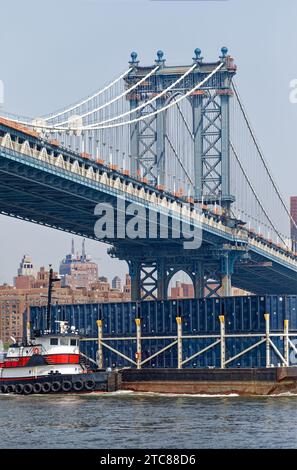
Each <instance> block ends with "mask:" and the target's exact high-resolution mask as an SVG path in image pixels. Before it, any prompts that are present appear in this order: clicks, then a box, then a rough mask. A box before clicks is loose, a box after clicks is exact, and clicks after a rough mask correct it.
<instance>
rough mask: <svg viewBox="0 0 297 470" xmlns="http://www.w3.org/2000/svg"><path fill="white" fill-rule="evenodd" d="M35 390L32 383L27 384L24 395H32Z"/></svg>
mask: <svg viewBox="0 0 297 470" xmlns="http://www.w3.org/2000/svg"><path fill="white" fill-rule="evenodd" d="M32 392H33V386H32V384H25V385H24V389H23V394H24V395H30V393H32Z"/></svg>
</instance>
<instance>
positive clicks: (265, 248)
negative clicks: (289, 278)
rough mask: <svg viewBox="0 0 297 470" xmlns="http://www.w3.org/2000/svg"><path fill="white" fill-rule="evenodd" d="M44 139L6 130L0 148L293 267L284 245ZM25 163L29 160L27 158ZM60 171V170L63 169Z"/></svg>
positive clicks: (295, 265) (292, 256)
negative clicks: (18, 135)
mask: <svg viewBox="0 0 297 470" xmlns="http://www.w3.org/2000/svg"><path fill="white" fill-rule="evenodd" d="M42 143H44V142H42V141H40V142H39V146H40V150H39V149H37V145H34V146H32V144H31V145H30V143H29V141H24V142H22V143H19V142H18V141H17V140H14V139H12V138H11V135H10V134H9V133H6V134H5V135H4V136H3V137H0V148H1V147H2V148H3V149H6V153H7V150H10V151H13V152H17V153H18V154H21V155H23V156H24V155H25V156H28V157H29V158H33V159H36V160H38V161H39V162H40V163H41V164H42V163H45V164H48V165H50V166H52V167H54V168H59V169H61V170H64V172H65V171H66V172H69V173H70V174H71V175H72V177H73V176H74V177H75V176H78V177H79V180H80V181H81V178H83V179H87V180H88V181H92V182H93V183H95V184H96V185H97V187H98V184H99V185H100V188H98V189H103V190H104V191H106V192H107V193H110V194H113V195H115V196H117V195H118V196H120V197H122V198H125V199H126V200H131V201H134V202H135V201H137V202H138V203H141V204H143V205H144V206H145V207H147V208H151V209H152V208H155V209H156V210H157V211H158V212H163V213H165V214H167V215H168V216H170V217H172V218H174V217H177V218H179V219H181V220H182V221H185V222H187V223H190V224H191V225H196V226H197V225H198V226H201V227H202V229H204V230H207V231H210V232H211V233H213V234H216V235H218V236H221V237H222V238H225V239H227V240H228V241H233V242H237V243H248V246H249V248H250V249H254V250H255V251H256V252H257V253H259V254H260V255H264V256H266V257H269V258H272V259H274V260H275V261H276V262H281V263H282V264H284V265H285V266H287V267H289V268H290V269H293V270H296V271H297V257H296V255H295V254H294V253H293V252H291V251H289V250H288V249H286V248H285V247H280V246H278V245H276V244H274V243H272V242H269V241H268V240H265V239H264V238H261V237H258V236H256V235H251V234H249V232H248V231H247V230H246V229H231V228H230V227H226V226H225V225H223V224H222V221H221V220H220V218H219V217H217V215H215V214H213V213H211V212H201V211H199V210H197V209H195V208H193V205H191V204H189V203H188V202H185V201H182V200H181V199H179V198H174V197H173V196H172V195H170V196H169V195H168V196H167V195H166V193H160V191H158V189H157V188H155V189H154V188H153V187H151V186H149V185H146V184H144V183H142V182H140V181H137V180H134V181H133V179H131V178H130V177H129V178H127V176H126V175H125V174H120V173H119V172H117V171H110V169H109V168H108V167H106V166H104V165H102V164H98V163H97V162H96V161H93V160H90V159H85V162H83V163H82V158H81V156H80V155H79V154H78V155H77V159H75V158H74V159H73V158H72V161H71V159H70V158H69V156H67V154H63V149H62V148H59V147H57V149H56V150H55V151H54V150H52V151H50V152H49V151H48V149H47V148H46V146H42V145H41V144H42ZM28 164H29V160H28ZM64 172H63V173H64Z"/></svg>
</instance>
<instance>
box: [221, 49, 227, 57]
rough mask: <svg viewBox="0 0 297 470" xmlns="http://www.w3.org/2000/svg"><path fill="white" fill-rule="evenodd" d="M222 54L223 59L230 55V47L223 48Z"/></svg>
mask: <svg viewBox="0 0 297 470" xmlns="http://www.w3.org/2000/svg"><path fill="white" fill-rule="evenodd" d="M221 52H222V55H223V57H226V55H227V54H228V47H222V49H221Z"/></svg>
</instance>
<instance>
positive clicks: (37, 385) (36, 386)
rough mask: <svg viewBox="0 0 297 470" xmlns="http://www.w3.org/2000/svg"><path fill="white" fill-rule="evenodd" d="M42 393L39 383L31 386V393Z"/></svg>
mask: <svg viewBox="0 0 297 470" xmlns="http://www.w3.org/2000/svg"><path fill="white" fill-rule="evenodd" d="M41 392H42V385H41V383H39V382H37V383H36V384H33V393H41Z"/></svg>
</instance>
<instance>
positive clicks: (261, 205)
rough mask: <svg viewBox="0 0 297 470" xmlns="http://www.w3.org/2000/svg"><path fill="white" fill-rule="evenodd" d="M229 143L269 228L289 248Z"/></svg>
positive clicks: (231, 145)
mask: <svg viewBox="0 0 297 470" xmlns="http://www.w3.org/2000/svg"><path fill="white" fill-rule="evenodd" d="M229 143H230V147H231V149H232V151H233V153H234V155H235V158H236V160H237V162H238V164H239V166H240V169H241V171H242V173H243V175H244V177H245V179H246V181H247V183H248V185H249V187H250V189H251V190H252V193H253V195H254V196H255V198H256V200H257V202H258V204H259V206H260V207H261V209H262V211H263V213H264V214H265V216H266V217H267V220H269V223H270V224H271V227H272V228H273V229H274V230H275V232H276V234H277V236H278V237H279V238H280V239H281V240H282V242H283V243H284V245H285V246H286V247H287V248H289V246H288V245H287V243H286V242H285V240H284V239H283V236H282V234H281V233H280V232H279V231H278V229H277V228H276V227H275V224H274V222H273V221H272V219H271V218H270V216H269V214H268V212H267V211H266V209H265V208H264V206H263V204H262V202H261V200H260V198H259V196H258V194H257V193H256V190H255V188H254V186H253V184H252V182H251V180H250V178H249V177H248V175H247V173H246V171H245V169H244V167H243V164H242V162H241V160H240V158H239V156H238V153H237V152H236V150H235V148H234V145H233V143H232V141H231V140H229Z"/></svg>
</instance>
